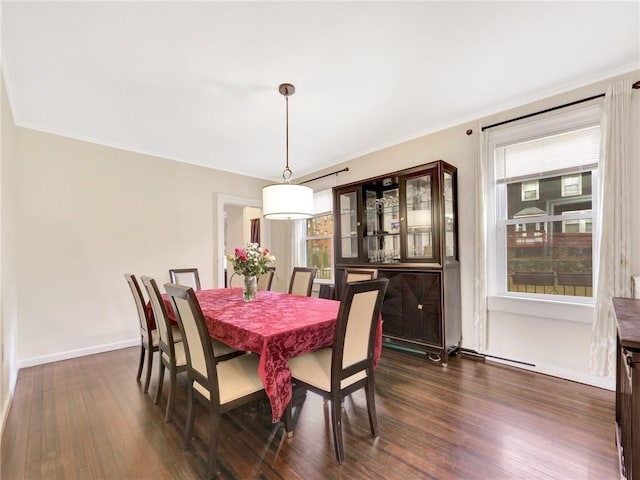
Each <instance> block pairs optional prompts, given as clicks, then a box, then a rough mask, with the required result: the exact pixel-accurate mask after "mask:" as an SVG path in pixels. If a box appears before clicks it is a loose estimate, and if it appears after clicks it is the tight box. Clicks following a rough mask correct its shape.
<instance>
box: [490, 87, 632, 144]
mask: <svg viewBox="0 0 640 480" xmlns="http://www.w3.org/2000/svg"><path fill="white" fill-rule="evenodd" d="M632 88H634V89H636V90H638V89H640V80H638V81H637V82H636V83H634V84H633V85H632ZM602 97H604V93H601V94H600V95H594V96H592V97H588V98H583V99H581V100H576V101H575V102H569V103H565V104H563V105H558V106H557V107H551V108H547V109H545V110H540V111H539V112H534V113H529V114H527V115H522V116H521V117H516V118H511V119H509V120H505V121H503V122H498V123H493V124H491V125H487V126H486V127H482V131H483V132H484V131H485V130H488V129H489V128H493V127H499V126H500V125H504V124H506V123H511V122H517V121H518V120H524V119H525V118H529V117H535V116H536V115H541V114H543V113H547V112H553V111H554V110H559V109H561V108H566V107H571V106H573V105H577V104H579V103H584V102H588V101H590V100H595V99H596V98H602Z"/></svg>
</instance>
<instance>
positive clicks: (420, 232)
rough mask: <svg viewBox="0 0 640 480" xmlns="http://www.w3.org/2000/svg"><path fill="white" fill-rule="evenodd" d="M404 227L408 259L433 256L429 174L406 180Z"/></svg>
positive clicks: (431, 203) (430, 179)
mask: <svg viewBox="0 0 640 480" xmlns="http://www.w3.org/2000/svg"><path fill="white" fill-rule="evenodd" d="M406 206H407V211H406V213H407V216H406V222H405V223H406V228H407V250H406V258H407V259H409V260H412V259H413V260H424V259H431V258H434V257H435V255H436V253H437V252H435V251H434V250H435V247H434V237H433V230H434V228H433V227H434V219H433V185H432V176H431V174H426V175H423V176H420V177H414V178H410V179H407V180H406Z"/></svg>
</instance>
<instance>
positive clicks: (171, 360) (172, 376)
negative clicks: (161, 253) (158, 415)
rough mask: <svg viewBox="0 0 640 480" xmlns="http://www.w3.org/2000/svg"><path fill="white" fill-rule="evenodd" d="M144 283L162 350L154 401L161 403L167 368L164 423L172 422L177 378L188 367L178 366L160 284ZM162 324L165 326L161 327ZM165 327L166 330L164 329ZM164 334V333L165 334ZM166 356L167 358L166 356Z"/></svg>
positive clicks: (144, 280) (159, 347) (148, 281)
mask: <svg viewBox="0 0 640 480" xmlns="http://www.w3.org/2000/svg"><path fill="white" fill-rule="evenodd" d="M141 280H142V283H143V285H144V286H145V288H146V289H147V293H148V295H149V300H150V302H151V308H152V310H153V316H154V318H155V320H156V326H157V328H158V349H159V350H160V368H159V369H158V389H157V391H156V396H155V398H154V400H153V403H154V404H155V405H157V404H158V402H159V401H160V395H161V394H162V386H163V383H164V371H165V368H167V369H168V370H169V397H168V398H167V407H166V410H165V414H164V421H165V422H169V421H170V420H171V414H172V413H173V405H174V403H175V399H176V377H177V375H178V373H181V372H186V371H187V365H186V364H185V365H176V347H175V339H174V338H173V328H172V323H171V320H170V319H169V315H168V312H167V307H166V306H165V303H164V299H163V298H162V294H161V293H160V289H159V288H158V284H157V283H156V281H155V280H154V279H153V278H151V277H141ZM160 322H162V324H163V325H160ZM162 326H164V329H163V328H162ZM163 332H164V333H163ZM163 354H166V358H165V355H163Z"/></svg>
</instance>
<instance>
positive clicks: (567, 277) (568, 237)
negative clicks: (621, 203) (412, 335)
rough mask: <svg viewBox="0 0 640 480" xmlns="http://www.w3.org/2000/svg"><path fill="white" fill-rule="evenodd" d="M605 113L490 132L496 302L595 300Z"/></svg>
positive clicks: (591, 111) (588, 111)
mask: <svg viewBox="0 0 640 480" xmlns="http://www.w3.org/2000/svg"><path fill="white" fill-rule="evenodd" d="M599 119H600V114H599V105H596V106H590V107H585V108H583V109H580V110H579V111H577V110H576V111H573V112H569V113H567V114H564V115H563V114H560V115H558V116H557V117H551V118H546V119H543V118H540V119H536V120H534V121H530V122H529V123H528V124H527V125H519V126H517V127H511V128H505V129H502V130H500V131H498V132H496V133H495V134H494V132H490V134H489V139H488V145H489V155H488V158H489V162H490V165H489V169H488V170H487V171H489V172H493V178H492V183H491V185H492V187H491V188H488V189H487V192H488V195H489V197H488V199H487V201H488V202H489V203H488V204H489V205H492V206H493V210H494V212H493V213H492V216H493V217H492V218H491V219H490V223H489V229H490V234H489V239H488V242H489V243H488V247H489V250H488V254H489V259H488V260H489V261H488V265H489V266H490V268H492V269H494V270H493V271H492V272H490V277H489V278H490V290H491V292H490V293H492V294H498V295H505V296H518V297H522V296H535V297H538V298H540V297H544V298H547V299H553V298H558V296H563V300H564V301H576V302H585V301H587V302H588V301H591V300H592V298H593V272H594V262H593V239H594V230H595V229H596V228H597V225H595V223H594V217H593V212H595V211H596V205H597V188H595V187H594V188H592V187H593V186H595V185H597V178H598V169H597V167H598V159H599V150H600V123H599Z"/></svg>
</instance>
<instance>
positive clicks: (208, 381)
mask: <svg viewBox="0 0 640 480" xmlns="http://www.w3.org/2000/svg"><path fill="white" fill-rule="evenodd" d="M164 288H165V290H166V291H167V293H168V294H169V297H170V298H171V303H172V305H173V309H174V311H175V313H176V319H177V321H178V325H179V326H180V332H181V333H182V338H183V342H184V344H185V345H184V348H185V352H186V354H187V375H188V378H189V382H188V408H187V423H186V428H185V434H184V447H185V448H188V446H189V441H190V439H191V434H192V431H193V426H194V422H195V409H194V398H195V399H197V400H198V401H199V402H200V403H202V404H203V405H204V406H205V407H206V408H207V409H208V411H209V455H208V461H207V478H210V477H212V476H213V474H214V473H215V472H214V470H215V469H216V460H217V451H218V443H219V441H220V420H221V415H222V414H223V413H225V412H228V411H230V410H233V409H234V408H237V407H239V406H241V405H245V404H247V403H251V402H256V401H258V400H261V399H266V398H267V396H266V393H265V391H264V389H262V390H260V391H257V392H254V393H250V394H249V395H245V396H243V397H241V398H238V399H236V400H233V401H231V402H228V403H225V404H222V405H221V404H220V390H219V386H218V373H217V369H216V363H217V362H216V361H215V359H214V352H213V347H212V345H211V337H210V336H209V330H208V329H207V325H206V322H205V320H204V316H203V314H202V310H201V308H200V304H199V303H198V299H197V298H196V295H195V293H194V291H193V289H192V288H190V287H184V286H181V285H172V284H170V283H167V284H165V286H164ZM176 298H180V299H182V300H186V301H187V303H188V304H189V307H190V309H191V313H192V315H193V318H194V320H195V323H196V326H197V329H198V335H199V337H200V341H201V342H202V348H203V349H204V352H205V363H206V369H207V376H206V377H205V376H203V375H202V374H201V373H200V372H198V371H197V370H196V369H194V368H193V367H192V363H191V354H190V351H189V342H188V341H187V340H186V339H187V336H186V333H185V329H184V325H183V323H182V318H181V316H180V311H179V309H178V306H177V305H176V300H175V299H176ZM194 381H195V382H198V383H199V384H200V385H202V386H203V387H205V388H206V389H207V390H208V391H209V398H206V397H205V396H204V395H202V394H201V393H200V392H198V391H197V390H196V389H195V388H194V387H193V382H194ZM287 422H288V420H287ZM285 428H286V430H287V432H290V431H291V423H286V424H285Z"/></svg>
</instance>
